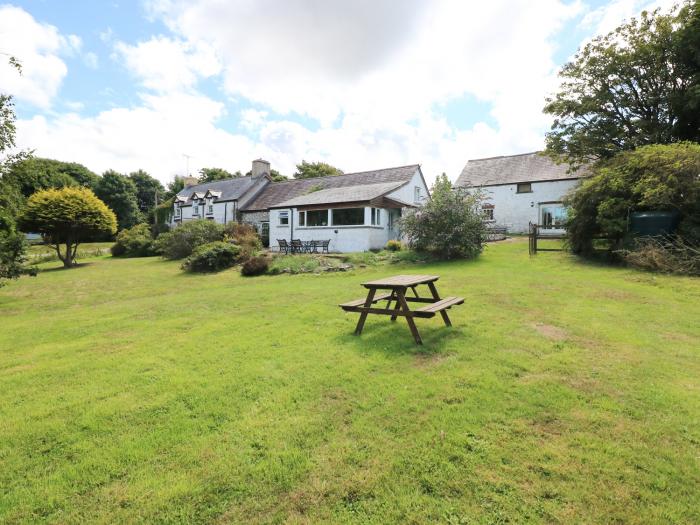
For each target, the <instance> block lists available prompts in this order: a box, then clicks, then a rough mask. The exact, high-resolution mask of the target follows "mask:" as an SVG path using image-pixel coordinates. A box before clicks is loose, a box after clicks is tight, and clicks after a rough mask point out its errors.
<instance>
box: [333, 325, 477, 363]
mask: <svg viewBox="0 0 700 525" xmlns="http://www.w3.org/2000/svg"><path fill="white" fill-rule="evenodd" d="M438 321H439V323H440V324H438ZM438 321H434V322H433V325H432V326H431V325H430V324H428V323H425V322H423V323H421V322H420V320H419V321H418V322H416V325H417V326H418V332H419V333H420V335H421V339H422V340H423V344H422V345H418V344H416V342H415V341H414V340H413V336H412V335H411V331H410V330H409V328H408V325H407V324H406V321H405V320H403V319H397V320H396V321H395V322H391V321H390V320H389V319H388V318H387V319H386V322H383V323H382V322H378V321H375V322H370V321H369V320H368V321H367V323H366V324H365V327H364V329H363V331H362V334H361V335H359V336H357V335H355V334H354V331H355V322H356V320H355V321H354V322H353V323H348V330H347V332H345V333H343V334H340V335H338V336H336V337H335V341H336V343H338V344H339V345H342V346H343V347H350V348H352V349H353V350H354V351H356V352H358V353H360V354H362V355H369V354H374V353H377V352H380V353H382V354H385V355H386V356H390V357H399V356H405V355H413V356H416V357H419V358H423V359H424V358H426V357H427V358H430V357H441V356H443V357H444V356H448V355H450V354H452V353H453V350H454V348H455V346H457V347H464V346H468V345H469V342H470V341H472V340H473V336H472V335H471V334H470V333H469V332H468V331H467V330H466V327H463V326H452V327H447V326H444V325H443V324H442V320H440V319H438Z"/></svg>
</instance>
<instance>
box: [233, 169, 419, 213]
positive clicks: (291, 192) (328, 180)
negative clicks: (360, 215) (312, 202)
mask: <svg viewBox="0 0 700 525" xmlns="http://www.w3.org/2000/svg"><path fill="white" fill-rule="evenodd" d="M418 169H419V165H418V164H411V165H409V166H399V167H396V168H385V169H381V170H372V171H362V172H358V173H346V174H345V175H338V176H335V177H332V176H331V177H318V178H315V179H298V180H289V181H284V182H272V183H270V184H268V185H267V187H266V188H265V189H264V190H263V191H262V192H261V193H260V195H258V197H257V198H256V199H255V200H254V201H253V202H251V203H249V204H247V205H246V206H245V207H244V208H241V211H260V210H267V209H269V208H272V207H275V206H279V204H280V203H283V202H286V201H290V200H291V199H294V198H295V197H299V196H302V195H307V194H313V193H316V191H314V190H317V191H322V190H327V189H333V188H347V187H350V186H362V185H368V184H371V185H374V184H380V183H389V182H396V183H406V182H408V181H410V180H411V178H412V177H413V175H414V174H415V172H416V171H417V170H418ZM399 185H400V184H399Z"/></svg>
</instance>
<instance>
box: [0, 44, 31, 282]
mask: <svg viewBox="0 0 700 525" xmlns="http://www.w3.org/2000/svg"><path fill="white" fill-rule="evenodd" d="M8 61H9V63H10V65H12V66H14V67H15V68H16V69H17V71H18V72H19V73H20V74H21V73H22V67H21V65H20V64H19V62H18V61H17V60H16V59H15V58H14V57H9V60H8ZM15 118H16V117H15V111H14V105H13V102H12V96H10V95H6V94H2V93H0V155H5V152H6V151H7V150H9V149H11V148H13V147H14V146H15V133H16V128H15ZM26 156H27V153H19V154H14V155H7V156H4V158H1V159H0V286H2V285H3V284H4V283H5V280H6V279H16V278H17V277H19V276H20V275H21V274H23V273H33V272H31V271H28V270H27V269H25V267H24V263H25V261H26V257H25V252H26V241H25V239H24V235H22V234H21V233H20V232H18V231H17V228H16V218H17V215H18V214H19V212H20V210H21V209H22V205H23V201H24V198H23V196H22V193H21V192H20V190H19V188H18V187H17V185H16V184H13V183H12V182H10V181H9V180H8V178H7V174H8V172H9V170H10V169H12V166H13V165H14V164H15V163H16V162H19V161H20V160H22V159H24V158H26Z"/></svg>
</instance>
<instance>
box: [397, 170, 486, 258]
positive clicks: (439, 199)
mask: <svg viewBox="0 0 700 525" xmlns="http://www.w3.org/2000/svg"><path fill="white" fill-rule="evenodd" d="M482 200H483V199H482V195H481V193H480V192H474V193H468V194H464V193H461V192H456V191H452V183H450V180H449V179H448V178H447V176H446V175H445V174H444V173H443V174H442V175H440V176H438V178H437V179H436V180H435V185H434V186H433V191H432V199H430V200H428V201H427V202H426V203H425V204H423V205H422V206H421V207H420V208H419V209H418V210H417V211H415V212H414V213H410V214H408V215H407V216H405V217H404V218H402V219H401V221H400V223H399V224H400V227H401V230H402V232H403V234H404V235H405V236H406V237H407V238H408V241H409V245H410V246H411V247H412V248H414V249H415V250H417V251H419V252H427V253H430V254H433V255H435V256H436V257H438V258H440V259H453V258H458V257H462V258H472V257H476V256H477V255H479V254H480V253H481V251H482V250H483V249H484V242H485V241H486V237H487V231H486V226H485V225H484V221H483V218H482V216H481V203H482Z"/></svg>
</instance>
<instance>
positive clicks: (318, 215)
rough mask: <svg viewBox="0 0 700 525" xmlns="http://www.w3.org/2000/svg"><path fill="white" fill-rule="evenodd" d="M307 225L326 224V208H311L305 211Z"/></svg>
mask: <svg viewBox="0 0 700 525" xmlns="http://www.w3.org/2000/svg"><path fill="white" fill-rule="evenodd" d="M306 225H307V226H328V210H311V211H307V212H306Z"/></svg>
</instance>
